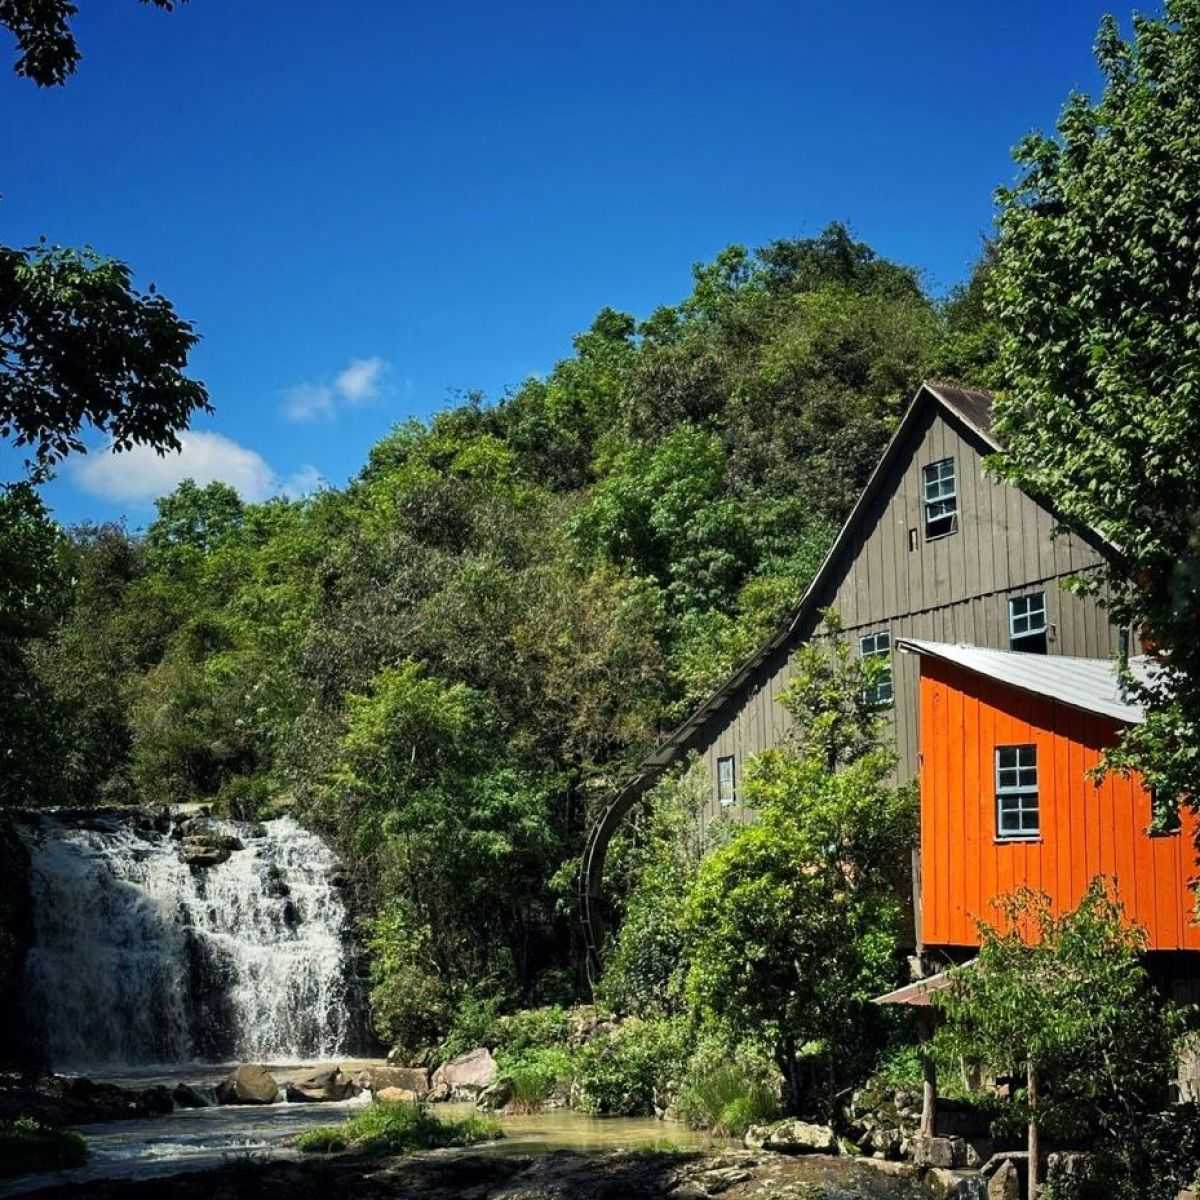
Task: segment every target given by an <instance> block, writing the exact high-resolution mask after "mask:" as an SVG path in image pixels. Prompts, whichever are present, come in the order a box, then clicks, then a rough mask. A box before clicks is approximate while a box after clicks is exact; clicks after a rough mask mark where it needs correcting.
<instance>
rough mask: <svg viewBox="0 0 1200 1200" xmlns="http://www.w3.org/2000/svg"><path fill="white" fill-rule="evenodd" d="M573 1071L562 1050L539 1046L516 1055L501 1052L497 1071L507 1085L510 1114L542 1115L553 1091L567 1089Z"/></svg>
mask: <svg viewBox="0 0 1200 1200" xmlns="http://www.w3.org/2000/svg"><path fill="white" fill-rule="evenodd" d="M572 1070H573V1064H572V1061H571V1055H570V1053H569V1052H568V1051H566V1050H564V1049H562V1048H561V1047H556V1046H548V1047H540V1048H536V1049H529V1050H526V1051H524V1052H523V1053H521V1054H516V1055H512V1054H507V1053H504V1052H501V1054H500V1072H501V1075H502V1076H503V1078H504V1079H505V1080H506V1081H507V1083H508V1085H509V1101H508V1106H507V1107H508V1109H509V1111H510V1112H515V1113H535V1112H541V1110H542V1109H543V1107H545V1104H546V1101H547V1100H549V1099H550V1098H551V1096H553V1095H554V1093H555V1092H556V1091H562V1090H563V1089H564V1087H569V1085H570V1081H571V1074H572Z"/></svg>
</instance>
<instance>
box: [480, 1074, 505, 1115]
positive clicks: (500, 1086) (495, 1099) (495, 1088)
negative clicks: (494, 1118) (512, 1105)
mask: <svg viewBox="0 0 1200 1200" xmlns="http://www.w3.org/2000/svg"><path fill="white" fill-rule="evenodd" d="M512 1097H513V1085H512V1080H511V1079H497V1080H495V1082H493V1083H489V1084H488V1086H487V1087H485V1088H484V1089H483V1091H482V1092H480V1093H479V1095H478V1096H476V1097H475V1104H476V1106H477V1107H479V1108H485V1109H489V1110H490V1111H492V1112H495V1111H497V1110H499V1109H501V1108H503V1107H504V1106H505V1105H506V1104H508V1102H509V1101H510V1100H512Z"/></svg>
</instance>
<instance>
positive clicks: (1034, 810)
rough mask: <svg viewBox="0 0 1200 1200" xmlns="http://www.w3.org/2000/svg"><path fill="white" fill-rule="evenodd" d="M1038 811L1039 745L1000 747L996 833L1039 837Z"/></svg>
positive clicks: (998, 750) (1002, 835)
mask: <svg viewBox="0 0 1200 1200" xmlns="http://www.w3.org/2000/svg"><path fill="white" fill-rule="evenodd" d="M1040 829H1041V825H1040V819H1039V813H1038V772H1037V747H1036V746H997V747H996V837H997V838H1000V839H1001V840H1009V839H1017V838H1035V837H1037V836H1038V833H1039V832H1040Z"/></svg>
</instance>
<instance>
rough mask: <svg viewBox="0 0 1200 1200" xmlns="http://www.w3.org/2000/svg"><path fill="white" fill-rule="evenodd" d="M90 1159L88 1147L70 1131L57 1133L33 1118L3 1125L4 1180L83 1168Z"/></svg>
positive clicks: (0, 1161)
mask: <svg viewBox="0 0 1200 1200" xmlns="http://www.w3.org/2000/svg"><path fill="white" fill-rule="evenodd" d="M87 1155H88V1151H87V1143H86V1142H85V1141H84V1140H83V1138H82V1137H80V1136H79V1134H77V1133H75V1132H73V1131H72V1130H70V1129H55V1128H53V1127H51V1126H49V1125H43V1124H41V1123H40V1122H39V1121H35V1120H34V1119H33V1118H32V1117H18V1118H17V1119H16V1120H14V1121H0V1176H3V1175H24V1174H25V1173H26V1172H29V1171H61V1170H65V1169H67V1168H69V1167H81V1166H83V1164H84V1163H85V1162H86V1161H87Z"/></svg>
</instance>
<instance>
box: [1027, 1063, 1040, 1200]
mask: <svg viewBox="0 0 1200 1200" xmlns="http://www.w3.org/2000/svg"><path fill="white" fill-rule="evenodd" d="M1037 1104H1038V1076H1037V1067H1035V1066H1034V1065H1033V1062H1032V1060H1031V1061H1030V1063H1029V1147H1028V1148H1029V1200H1037V1196H1038V1161H1039V1159H1040V1156H1041V1150H1040V1147H1039V1144H1038V1143H1039V1140H1040V1139H1039V1137H1038V1118H1037Z"/></svg>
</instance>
